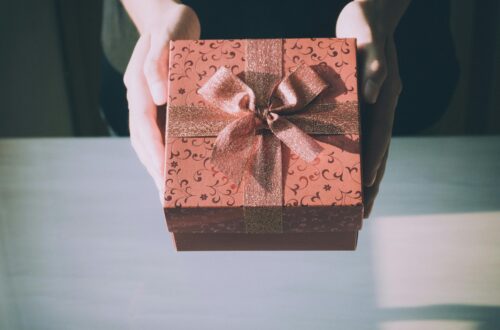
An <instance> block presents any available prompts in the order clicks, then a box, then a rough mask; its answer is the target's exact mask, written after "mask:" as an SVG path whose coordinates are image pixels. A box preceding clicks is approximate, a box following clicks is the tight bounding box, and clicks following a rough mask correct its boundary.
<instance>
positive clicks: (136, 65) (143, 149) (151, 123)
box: [124, 36, 164, 191]
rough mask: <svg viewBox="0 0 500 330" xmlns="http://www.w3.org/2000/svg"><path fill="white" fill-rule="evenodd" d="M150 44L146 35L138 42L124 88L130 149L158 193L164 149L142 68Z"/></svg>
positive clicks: (155, 111)
mask: <svg viewBox="0 0 500 330" xmlns="http://www.w3.org/2000/svg"><path fill="white" fill-rule="evenodd" d="M149 44H150V42H149V37H147V36H143V37H141V38H140V39H139V41H138V42H137V44H136V47H135V49H134V52H133V53H132V56H131V59H130V62H129V65H128V67H127V71H126V73H125V77H124V82H125V85H126V86H127V100H128V103H129V125H130V137H131V142H132V146H133V147H134V150H135V151H136V153H137V155H138V157H139V159H140V161H141V162H142V163H143V165H144V166H145V167H146V169H147V171H148V172H149V174H150V175H151V176H152V177H153V179H154V181H155V184H156V186H157V187H158V189H159V190H160V191H161V190H162V189H163V153H164V146H163V143H162V137H161V133H160V130H159V128H158V126H157V125H156V115H157V108H156V105H155V104H154V103H153V101H152V99H151V95H150V93H149V89H148V85H147V83H146V78H145V76H144V72H143V65H142V64H143V63H144V61H145V58H146V56H147V54H148V51H149Z"/></svg>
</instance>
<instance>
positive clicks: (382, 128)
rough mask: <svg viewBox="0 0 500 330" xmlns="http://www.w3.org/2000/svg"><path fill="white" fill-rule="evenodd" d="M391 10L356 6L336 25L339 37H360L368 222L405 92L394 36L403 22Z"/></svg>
mask: <svg viewBox="0 0 500 330" xmlns="http://www.w3.org/2000/svg"><path fill="white" fill-rule="evenodd" d="M390 12H391V8H384V7H383V6H381V5H379V3H377V2H373V1H353V2H351V3H349V4H348V5H347V6H346V7H344V9H343V10H342V12H341V13H340V15H339V17H338V20H337V27H336V35H337V37H338V38H356V39H357V46H358V58H359V64H358V68H359V71H360V72H359V73H360V77H361V84H360V85H361V93H360V95H361V99H362V101H363V103H362V107H361V110H362V116H361V118H362V125H361V126H362V139H363V143H362V145H363V150H362V160H363V164H362V166H363V199H364V205H365V214H364V216H365V218H367V217H368V216H369V215H370V212H371V209H372V207H373V203H374V201H375V197H376V196H377V193H378V190H379V186H380V182H381V181H382V177H383V175H384V171H385V164H386V161H387V156H388V153H389V144H390V141H391V135H392V126H393V122H394V111H395V109H396V105H397V102H398V97H399V94H400V93H401V89H402V84H401V79H400V77H399V70H398V60H397V55H396V47H395V45H394V38H393V33H394V29H395V27H396V25H397V22H398V21H399V17H388V16H387V15H394V13H391V14H388V13H390Z"/></svg>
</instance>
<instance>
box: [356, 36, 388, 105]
mask: <svg viewBox="0 0 500 330" xmlns="http://www.w3.org/2000/svg"><path fill="white" fill-rule="evenodd" d="M361 54H362V63H363V64H362V66H361V70H362V71H361V77H362V81H363V85H362V93H363V99H364V100H365V102H367V103H372V104H373V103H375V102H377V99H378V95H379V93H380V88H381V87H382V84H383V83H384V81H385V78H386V77H387V64H386V59H385V52H384V43H383V42H373V43H370V44H367V45H365V46H364V47H362V49H361Z"/></svg>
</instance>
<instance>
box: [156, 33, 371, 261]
mask: <svg viewBox="0 0 500 330" xmlns="http://www.w3.org/2000/svg"><path fill="white" fill-rule="evenodd" d="M168 95H169V98H168V103H167V116H166V129H165V145H166V154H165V187H164V211H165V217H166V222H167V226H168V229H169V231H170V232H171V233H172V236H173V239H174V242H175V245H176V248H177V250H179V251H186V250H353V249H355V247H356V242H357V237H358V231H359V230H360V229H361V226H362V219H363V204H362V190H361V187H362V185H361V161H360V120H359V106H358V86H357V77H356V41H355V39H335V38H311V39H248V40H176V41H171V42H170V57H169V86H168Z"/></svg>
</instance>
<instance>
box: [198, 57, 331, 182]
mask: <svg viewBox="0 0 500 330" xmlns="http://www.w3.org/2000/svg"><path fill="white" fill-rule="evenodd" d="M327 87H328V84H327V83H326V82H325V81H324V80H323V79H321V77H320V76H319V75H318V74H317V73H316V72H315V71H314V70H313V69H312V68H311V67H309V66H305V65H301V66H299V67H298V68H297V69H296V70H295V71H294V72H292V73H291V74H289V75H288V76H286V77H285V78H283V79H282V80H281V81H280V82H279V83H278V84H276V86H275V87H274V88H273V89H272V90H271V91H268V92H267V93H264V94H265V95H264V97H262V99H261V100H256V97H255V93H254V91H253V90H252V89H251V88H250V87H249V86H248V85H247V84H246V83H245V82H243V81H242V80H241V79H240V78H238V77H237V76H236V75H234V74H233V73H232V72H231V71H230V70H229V69H227V68H226V67H220V68H219V69H218V70H217V71H216V72H215V74H214V75H213V76H212V77H211V78H210V79H209V80H208V81H207V82H206V83H205V84H204V85H203V86H202V87H201V88H200V89H199V91H198V93H199V94H200V95H201V96H203V97H204V98H205V99H206V100H207V101H209V102H210V103H211V104H212V105H213V106H215V107H217V108H218V109H220V110H222V111H224V112H226V113H229V114H233V115H235V116H237V118H236V119H235V120H234V121H233V122H231V123H230V124H228V125H227V126H226V127H225V128H224V129H223V130H222V131H220V133H219V134H218V135H217V138H216V140H215V144H214V149H213V151H212V163H213V164H214V165H215V167H216V168H217V169H218V170H220V171H221V172H222V173H224V174H225V175H227V176H228V178H230V179H231V180H233V182H235V183H236V184H238V185H239V184H240V182H241V180H242V178H243V175H244V173H245V172H246V170H247V168H248V166H249V164H252V163H253V164H254V167H255V166H257V167H259V166H266V165H265V164H266V162H260V161H259V159H258V155H259V154H262V153H264V152H266V151H265V150H259V148H265V145H262V144H258V143H256V139H257V136H258V134H257V131H258V130H261V129H265V130H267V129H268V130H270V131H271V132H272V134H273V135H274V136H275V137H276V138H278V139H279V140H280V141H281V142H283V143H284V144H285V145H286V146H287V147H288V148H290V150H291V151H293V152H294V153H295V154H296V155H297V156H299V157H300V158H302V159H303V160H305V161H307V162H311V161H313V160H314V159H315V158H316V157H317V156H318V155H319V153H320V152H321V151H322V150H323V148H322V147H321V146H320V145H319V144H318V142H316V140H315V139H314V138H312V137H311V136H310V135H308V134H307V133H306V132H304V131H303V130H301V129H300V128H299V127H297V126H296V125H294V124H293V123H291V122H290V121H289V120H288V119H287V118H286V117H288V116H291V115H293V114H294V113H297V112H299V111H301V110H304V108H305V106H306V105H308V104H309V103H310V102H312V101H313V100H314V99H315V98H316V97H317V96H318V95H319V94H320V93H321V92H322V91H324V90H325V89H326V88H327ZM267 152H269V151H267ZM267 163H268V162H267ZM255 164H257V165H255ZM265 172H269V171H266V169H264V168H263V169H259V168H257V169H256V170H254V171H253V173H254V174H255V173H265ZM254 176H255V175H254ZM257 176H258V177H257V178H256V179H257V180H258V181H260V182H261V183H265V182H264V181H265V180H266V178H265V176H262V175H257Z"/></svg>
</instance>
